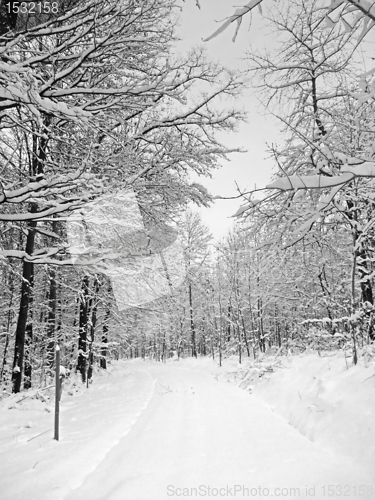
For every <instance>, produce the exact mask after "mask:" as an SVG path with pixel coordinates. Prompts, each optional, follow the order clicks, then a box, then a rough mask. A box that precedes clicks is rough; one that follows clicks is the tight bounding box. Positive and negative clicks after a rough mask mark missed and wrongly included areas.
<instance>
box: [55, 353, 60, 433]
mask: <svg viewBox="0 0 375 500" xmlns="http://www.w3.org/2000/svg"><path fill="white" fill-rule="evenodd" d="M55 385H56V388H55V435H54V439H56V441H58V440H59V416H60V347H59V345H58V344H56V369H55Z"/></svg>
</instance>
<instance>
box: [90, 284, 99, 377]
mask: <svg viewBox="0 0 375 500" xmlns="http://www.w3.org/2000/svg"><path fill="white" fill-rule="evenodd" d="M99 288H100V283H99V280H98V278H95V283H94V297H93V299H92V301H93V307H92V314H91V322H90V339H89V356H88V360H89V368H88V370H87V380H89V379H91V378H92V371H93V365H94V352H93V343H94V338H95V327H96V321H97V312H98V294H99Z"/></svg>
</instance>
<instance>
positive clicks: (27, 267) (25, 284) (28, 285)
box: [12, 204, 37, 393]
mask: <svg viewBox="0 0 375 500" xmlns="http://www.w3.org/2000/svg"><path fill="white" fill-rule="evenodd" d="M35 211H36V205H35V204H32V207H31V212H35ZM36 225H37V223H36V222H35V221H30V222H29V223H28V232H27V237H26V247H25V252H26V253H27V254H28V255H30V254H32V253H33V251H34V242H35V228H36ZM33 281H34V264H33V263H32V262H23V269H22V284H21V299H20V308H19V313H18V320H17V328H16V338H15V346H14V360H13V373H12V386H13V387H12V391H13V392H16V393H17V392H20V390H21V383H22V375H23V361H24V354H25V338H26V327H27V318H28V313H29V305H30V302H31V297H32V294H33ZM30 333H32V332H30V331H29V334H30ZM28 376H31V370H30V369H28Z"/></svg>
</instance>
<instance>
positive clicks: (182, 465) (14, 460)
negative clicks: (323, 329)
mask: <svg viewBox="0 0 375 500" xmlns="http://www.w3.org/2000/svg"><path fill="white" fill-rule="evenodd" d="M327 360H328V364H327ZM271 361H272V362H271ZM271 361H267V362H264V363H262V364H258V365H251V366H250V365H247V369H246V370H244V368H243V366H242V367H239V366H238V365H237V364H236V362H234V361H229V362H227V364H225V365H224V366H223V367H222V368H218V367H217V365H216V364H215V363H214V362H213V361H212V360H210V359H198V360H182V361H180V362H178V361H173V360H171V361H169V362H168V363H167V364H161V363H156V362H149V361H146V362H143V361H141V360H136V361H122V362H118V363H116V364H114V365H113V366H112V367H111V370H110V373H108V374H106V373H104V374H102V375H100V376H97V377H96V378H95V381H94V383H93V384H92V385H91V386H90V387H89V389H82V390H80V391H79V392H75V391H74V389H73V390H72V389H71V388H70V389H65V391H64V394H63V398H62V403H61V416H60V420H61V428H60V436H61V440H60V441H59V442H57V441H54V440H53V439H52V436H53V431H52V427H53V412H49V411H48V410H49V409H51V408H50V407H49V406H48V405H47V404H46V403H45V402H43V401H42V400H40V399H35V398H26V399H24V400H23V401H20V400H21V399H22V398H23V397H25V395H26V394H18V395H15V396H11V397H8V398H5V399H4V400H3V401H2V403H1V409H0V498H1V500H8V499H9V500H10V499H12V500H18V499H24V498H27V499H28V500H47V499H48V500H68V499H69V500H89V499H90V500H99V499H100V500H143V499H144V500H153V499H155V500H157V499H163V500H166V499H169V498H172V499H173V498H174V499H176V498H182V497H183V498H186V497H188V498H194V497H195V498H211V497H216V498H225V499H226V498H253V499H262V498H264V497H274V498H286V499H288V500H289V499H290V500H293V499H299V498H316V499H323V498H345V499H358V498H362V499H367V500H370V499H371V500H375V473H374V470H375V467H374V465H375V459H374V446H375V445H374V436H375V433H374V430H375V429H374V415H375V403H374V401H375V398H374V391H375V388H374V386H375V377H374V367H373V365H372V366H369V367H368V368H366V367H364V366H359V367H350V369H349V370H348V369H346V365H345V360H344V359H343V358H320V357H318V356H317V355H309V356H304V357H297V358H293V360H292V361H291V360H290V359H287V358H277V359H275V360H271ZM270 363H271V364H272V365H273V370H274V372H271V371H265V370H266V369H267V367H268V369H270V368H269V366H270ZM244 365H245V366H246V363H245V364H244ZM327 366H329V368H327ZM260 374H263V375H262V376H261V377H259V375H260ZM314 377H315V378H314ZM228 379H229V380H230V381H232V382H234V383H228V382H227V380H228ZM365 379H366V380H365ZM236 385H241V386H242V387H243V388H244V389H245V390H243V388H242V389H241V388H240V387H236ZM249 388H251V394H249V392H248V390H247V389H249ZM47 392H48V391H47ZM69 392H70V393H71V394H72V395H70V394H69ZM17 401H20V402H19V403H17ZM313 404H316V405H318V406H317V407H318V409H317V410H311V409H309V408H310V407H311V406H312V405H313ZM349 408H351V409H352V411H349V410H348V409H349ZM46 410H47V411H46ZM322 415H324V417H323V416H322ZM296 427H297V428H298V429H299V430H297V428H296ZM353 439H354V440H355V443H350V441H351V440H353ZM337 440H338V441H339V443H338V444H337ZM344 441H345V442H346V444H345V445H344V444H343V443H344ZM340 442H341V444H340ZM347 442H349V445H348V444H347Z"/></svg>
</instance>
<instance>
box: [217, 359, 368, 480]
mask: <svg viewBox="0 0 375 500" xmlns="http://www.w3.org/2000/svg"><path fill="white" fill-rule="evenodd" d="M216 376H218V377H220V378H226V379H227V380H229V381H231V382H236V383H237V384H238V385H239V386H240V387H242V388H244V389H246V390H248V391H250V392H251V393H252V395H254V396H255V397H258V398H261V399H262V400H263V401H265V402H266V403H267V404H268V405H269V406H270V408H271V409H272V411H275V412H277V413H278V414H280V415H281V416H282V417H283V418H284V419H285V420H287V422H288V423H289V424H290V425H292V426H293V427H295V428H296V429H298V430H299V432H301V433H302V434H303V435H305V436H306V437H307V438H308V439H310V440H311V441H313V442H316V443H318V444H319V445H321V446H323V447H324V448H325V449H327V450H329V451H331V452H334V453H336V454H343V455H346V456H348V457H351V458H352V459H354V460H355V461H356V462H357V463H360V464H361V465H362V466H363V468H364V469H366V470H367V469H372V471H373V468H374V466H375V439H374V436H375V418H374V417H375V363H374V361H373V358H371V357H369V356H368V355H367V356H363V357H362V358H361V359H360V361H359V363H358V365H356V366H354V365H352V362H351V359H350V358H347V359H345V357H344V354H343V353H335V354H332V353H326V354H321V355H318V354H317V353H309V354H304V355H299V356H283V357H276V358H268V359H267V358H264V359H263V361H261V362H258V363H254V362H246V361H245V363H243V365H242V366H241V365H238V363H237V362H236V361H235V360H234V359H232V360H228V361H226V362H224V366H223V370H222V371H220V370H217V371H216Z"/></svg>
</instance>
